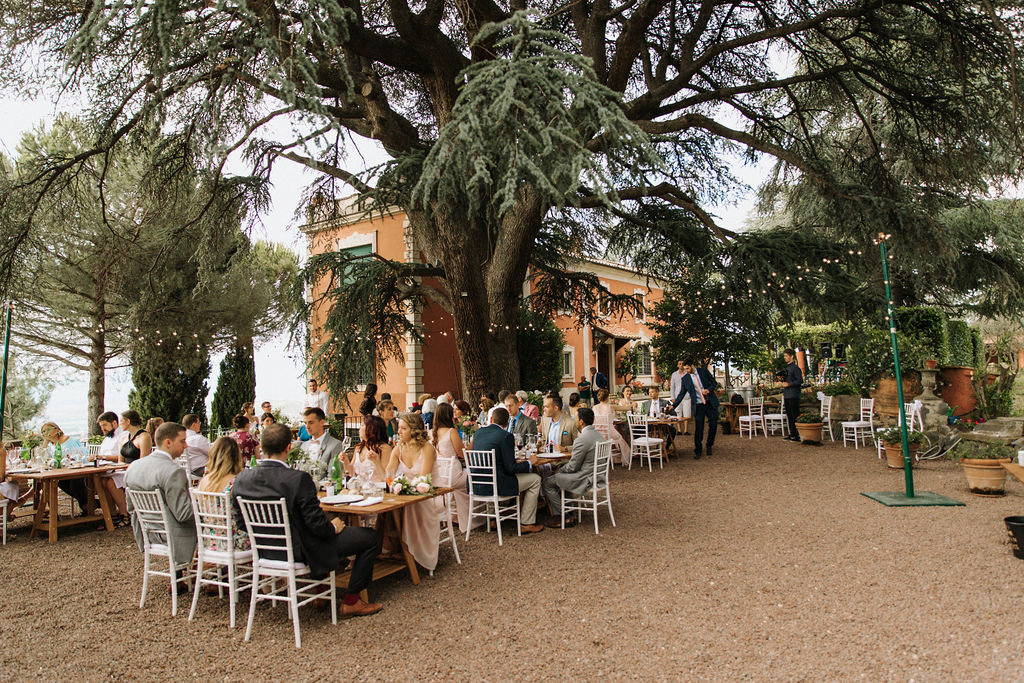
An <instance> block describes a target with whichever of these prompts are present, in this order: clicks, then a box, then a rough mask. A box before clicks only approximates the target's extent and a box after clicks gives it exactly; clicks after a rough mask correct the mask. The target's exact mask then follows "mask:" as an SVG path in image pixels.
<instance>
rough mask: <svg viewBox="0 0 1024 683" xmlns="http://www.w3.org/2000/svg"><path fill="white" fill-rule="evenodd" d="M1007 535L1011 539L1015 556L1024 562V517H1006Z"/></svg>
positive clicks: (1004, 520)
mask: <svg viewBox="0 0 1024 683" xmlns="http://www.w3.org/2000/svg"><path fill="white" fill-rule="evenodd" d="M1003 522H1004V523H1005V524H1006V535H1007V536H1009V537H1010V547H1011V548H1013V556H1014V557H1019V558H1020V559H1022V560H1024V516H1020V515H1018V516H1014V517H1006V518H1005V519H1003Z"/></svg>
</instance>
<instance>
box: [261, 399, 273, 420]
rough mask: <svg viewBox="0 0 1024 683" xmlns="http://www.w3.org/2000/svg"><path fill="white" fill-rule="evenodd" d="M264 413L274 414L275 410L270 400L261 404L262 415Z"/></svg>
mask: <svg viewBox="0 0 1024 683" xmlns="http://www.w3.org/2000/svg"><path fill="white" fill-rule="evenodd" d="M263 413H270V414H273V413H274V410H273V409H272V408H271V407H270V401H264V402H263V403H261V404H260V417H261V418H262V417H263V415H262V414H263Z"/></svg>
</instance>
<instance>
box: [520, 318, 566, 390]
mask: <svg viewBox="0 0 1024 683" xmlns="http://www.w3.org/2000/svg"><path fill="white" fill-rule="evenodd" d="M564 346H565V337H564V336H563V335H562V331H561V330H560V329H558V327H557V326H556V325H555V324H554V323H553V322H551V319H550V318H548V317H546V316H543V315H539V314H537V313H535V312H534V311H531V310H530V309H529V308H527V307H526V306H521V307H520V308H519V330H518V331H517V332H516V352H517V353H518V354H519V385H518V386H520V387H530V389H541V390H542V391H558V390H559V389H561V388H562V348H563V347H564ZM538 405H539V404H538Z"/></svg>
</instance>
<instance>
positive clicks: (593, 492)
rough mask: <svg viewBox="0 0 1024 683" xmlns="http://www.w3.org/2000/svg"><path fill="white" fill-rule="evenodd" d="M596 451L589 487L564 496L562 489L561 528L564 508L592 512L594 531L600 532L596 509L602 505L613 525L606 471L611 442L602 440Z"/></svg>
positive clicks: (563, 522)
mask: <svg viewBox="0 0 1024 683" xmlns="http://www.w3.org/2000/svg"><path fill="white" fill-rule="evenodd" d="M596 450H597V452H596V453H595V454H594V475H593V477H594V478H593V479H591V481H590V488H589V489H588V490H587V491H586V492H584V493H582V494H580V495H571V494H570V496H569V497H568V498H566V497H565V489H562V528H563V529H564V528H565V512H566V510H568V511H570V512H573V511H576V512H593V513H594V533H595V534H599V533H601V532H600V531H599V530H598V528H597V511H598V508H600V507H601V506H602V505H606V506H608V517H609V518H611V520H612V526H615V514H614V513H613V512H612V494H611V490H610V489H609V486H608V473H609V471H610V470H611V461H612V442H611V441H602V442H601V443H599V444H597V449H596Z"/></svg>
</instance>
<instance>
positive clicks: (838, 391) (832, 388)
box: [821, 382, 860, 396]
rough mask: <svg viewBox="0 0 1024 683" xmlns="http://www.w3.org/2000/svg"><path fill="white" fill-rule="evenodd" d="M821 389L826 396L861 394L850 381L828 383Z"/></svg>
mask: <svg viewBox="0 0 1024 683" xmlns="http://www.w3.org/2000/svg"><path fill="white" fill-rule="evenodd" d="M821 390H822V392H823V393H824V394H825V395H826V396H858V395H860V390H859V389H857V387H856V386H854V385H853V384H850V383H849V382H833V383H832V384H826V385H825V386H824V387H822V389H821Z"/></svg>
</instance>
